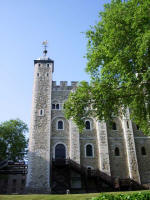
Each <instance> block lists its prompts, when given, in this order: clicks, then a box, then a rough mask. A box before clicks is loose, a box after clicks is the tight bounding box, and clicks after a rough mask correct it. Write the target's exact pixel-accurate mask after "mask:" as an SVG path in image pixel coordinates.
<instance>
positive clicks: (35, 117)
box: [26, 60, 53, 193]
mask: <svg viewBox="0 0 150 200" xmlns="http://www.w3.org/2000/svg"><path fill="white" fill-rule="evenodd" d="M52 70H53V62H52V61H51V60H36V61H35V71H34V86H33V97H32V114H31V126H30V139H29V153H28V159H29V162H28V175H27V182H26V190H27V192H34V193H41V192H42V193H43V192H44V193H49V192H50V180H49V177H50V126H51V87H52Z"/></svg>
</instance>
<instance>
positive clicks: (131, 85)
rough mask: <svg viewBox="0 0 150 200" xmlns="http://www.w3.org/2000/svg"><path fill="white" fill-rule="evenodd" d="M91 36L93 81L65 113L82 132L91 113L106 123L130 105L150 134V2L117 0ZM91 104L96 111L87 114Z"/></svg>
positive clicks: (75, 96)
mask: <svg viewBox="0 0 150 200" xmlns="http://www.w3.org/2000/svg"><path fill="white" fill-rule="evenodd" d="M86 37H87V39H88V44H87V54H86V57H87V67H86V72H87V73H89V75H90V78H91V81H90V84H89V86H87V85H85V84H83V83H81V84H79V86H78V88H77V89H76V91H74V92H73V93H71V94H70V96H69V99H68V100H67V102H66V103H65V115H66V117H67V118H71V117H72V118H73V120H74V121H75V123H76V124H77V125H78V127H79V128H80V129H81V130H82V129H83V124H84V122H83V119H84V118H85V117H87V116H88V115H94V116H95V117H97V119H99V120H103V119H104V120H105V121H107V120H111V119H112V114H113V115H115V116H117V115H119V114H120V112H123V113H124V111H125V109H126V108H127V107H129V109H130V113H131V119H132V120H133V121H134V122H135V123H136V124H137V125H139V126H140V129H141V130H143V132H144V133H146V134H150V1H149V0H126V1H121V0H112V1H111V3H109V4H106V5H105V7H104V11H103V12H100V13H99V22H98V23H97V24H95V26H93V27H91V28H90V30H89V31H87V32H86ZM90 106H92V110H93V111H94V112H93V111H92V110H91V111H90V112H85V111H86V110H87V108H89V107H90ZM82 109H83V110H82Z"/></svg>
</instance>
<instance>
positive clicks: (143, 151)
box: [141, 147, 146, 156]
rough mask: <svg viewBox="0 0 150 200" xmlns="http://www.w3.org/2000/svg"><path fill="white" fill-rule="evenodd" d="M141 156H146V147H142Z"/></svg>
mask: <svg viewBox="0 0 150 200" xmlns="http://www.w3.org/2000/svg"><path fill="white" fill-rule="evenodd" d="M141 154H142V155H143V156H145V155H146V149H145V147H141Z"/></svg>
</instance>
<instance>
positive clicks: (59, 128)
mask: <svg viewBox="0 0 150 200" xmlns="http://www.w3.org/2000/svg"><path fill="white" fill-rule="evenodd" d="M57 129H58V130H63V129H64V123H63V121H62V120H59V121H58V122H57Z"/></svg>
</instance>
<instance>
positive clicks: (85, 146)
mask: <svg viewBox="0 0 150 200" xmlns="http://www.w3.org/2000/svg"><path fill="white" fill-rule="evenodd" d="M88 145H91V146H92V156H87V151H86V148H87V146H88ZM84 151H85V158H94V145H93V144H92V143H87V144H85V145H84Z"/></svg>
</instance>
